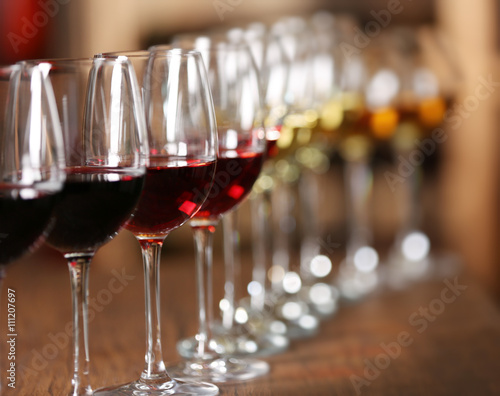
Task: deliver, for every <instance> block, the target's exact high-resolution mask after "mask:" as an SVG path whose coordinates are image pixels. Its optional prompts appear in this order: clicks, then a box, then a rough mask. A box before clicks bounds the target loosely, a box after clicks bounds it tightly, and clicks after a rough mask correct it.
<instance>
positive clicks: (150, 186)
mask: <svg viewBox="0 0 500 396" xmlns="http://www.w3.org/2000/svg"><path fill="white" fill-rule="evenodd" d="M214 172H215V161H203V160H190V159H181V158H175V157H152V158H150V166H149V168H148V169H147V172H146V183H145V185H144V191H143V192H142V196H141V199H140V201H139V204H138V206H137V211H136V213H135V215H134V217H133V218H132V220H131V221H130V222H129V223H128V224H127V229H128V230H129V231H131V232H133V233H134V234H135V235H136V236H139V237H143V238H144V237H154V236H161V235H166V234H168V233H169V232H170V231H172V230H174V229H175V228H177V227H180V226H181V225H182V224H184V223H185V222H186V221H187V220H189V219H190V218H191V217H193V215H194V214H195V213H196V212H197V211H198V210H199V209H200V207H201V204H202V203H203V201H204V200H205V198H206V196H207V192H208V191H209V190H210V187H211V185H212V180H213V177H214Z"/></svg>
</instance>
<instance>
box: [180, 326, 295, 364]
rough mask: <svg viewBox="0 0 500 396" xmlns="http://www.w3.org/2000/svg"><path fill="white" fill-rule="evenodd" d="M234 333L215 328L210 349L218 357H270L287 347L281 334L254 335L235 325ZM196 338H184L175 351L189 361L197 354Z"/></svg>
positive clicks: (220, 327)
mask: <svg viewBox="0 0 500 396" xmlns="http://www.w3.org/2000/svg"><path fill="white" fill-rule="evenodd" d="M235 327H236V328H235V329H234V331H231V330H227V329H226V328H225V327H223V326H221V325H218V326H215V327H214V329H213V330H212V331H213V337H212V340H211V342H210V348H211V349H213V350H214V351H215V352H217V353H218V354H220V355H230V356H247V355H253V356H270V355H274V354H277V353H281V352H284V351H285V350H286V349H287V348H288V345H289V343H290V342H289V341H288V338H286V337H285V336H284V335H281V334H272V333H268V334H262V335H260V334H259V335H255V334H252V333H250V332H248V331H245V329H242V328H241V326H238V325H236V326H235ZM197 347H198V341H197V340H196V337H191V338H186V339H184V340H181V341H179V342H178V343H177V351H178V352H179V354H180V355H181V356H182V357H183V358H187V359H190V358H192V357H194V356H195V355H196V353H197Z"/></svg>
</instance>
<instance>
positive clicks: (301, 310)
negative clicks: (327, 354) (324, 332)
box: [273, 294, 320, 339]
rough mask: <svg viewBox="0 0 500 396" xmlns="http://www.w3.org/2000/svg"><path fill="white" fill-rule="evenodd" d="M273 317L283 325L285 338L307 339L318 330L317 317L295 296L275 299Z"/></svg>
mask: <svg viewBox="0 0 500 396" xmlns="http://www.w3.org/2000/svg"><path fill="white" fill-rule="evenodd" d="M273 315H274V317H275V318H276V319H277V320H278V321H280V322H282V323H283V324H284V325H285V327H286V333H285V336H286V337H288V338H290V339H301V338H309V337H312V336H314V335H316V333H317V332H318V330H319V323H320V322H319V319H318V317H317V316H315V315H314V314H313V313H312V311H311V308H310V306H309V304H308V303H307V301H305V300H304V299H303V298H302V297H301V296H299V295H297V294H294V295H288V294H286V295H285V294H284V295H282V296H280V297H279V298H277V299H276V300H275V303H274V306H273Z"/></svg>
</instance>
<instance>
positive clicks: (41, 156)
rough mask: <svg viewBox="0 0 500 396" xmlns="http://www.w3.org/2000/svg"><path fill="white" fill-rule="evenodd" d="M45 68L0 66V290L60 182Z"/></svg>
mask: <svg viewBox="0 0 500 396" xmlns="http://www.w3.org/2000/svg"><path fill="white" fill-rule="evenodd" d="M49 67H50V66H49V65H48V64H41V65H39V66H33V67H28V66H24V65H20V64H17V65H11V66H3V67H0V287H1V284H2V282H3V279H4V277H5V267H6V265H7V264H9V263H11V262H13V261H14V260H16V259H18V258H19V257H21V255H23V254H25V253H27V252H31V251H33V250H35V249H36V248H37V247H38V246H40V244H41V243H42V242H43V240H44V238H45V237H46V236H47V233H48V232H49V230H50V227H51V226H52V224H53V218H52V214H53V209H54V205H55V203H56V202H57V199H58V195H59V192H60V191H61V189H62V187H63V183H64V180H65V178H66V174H65V172H64V167H65V164H64V146H63V143H62V133H61V128H60V126H59V117H58V114H57V108H56V106H55V100H54V93H53V91H52V87H51V84H50V79H49V77H48V71H49ZM10 332H11V333H12V331H10Z"/></svg>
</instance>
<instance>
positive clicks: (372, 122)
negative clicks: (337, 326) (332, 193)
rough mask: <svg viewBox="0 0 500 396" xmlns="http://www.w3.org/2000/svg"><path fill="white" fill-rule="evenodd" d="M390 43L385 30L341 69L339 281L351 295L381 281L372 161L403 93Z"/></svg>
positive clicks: (387, 134) (387, 136)
mask: <svg viewBox="0 0 500 396" xmlns="http://www.w3.org/2000/svg"><path fill="white" fill-rule="evenodd" d="M386 48H387V43H386V38H385V36H384V35H381V36H379V37H378V38H377V39H376V40H375V39H374V40H373V41H372V43H371V44H370V46H369V47H366V48H365V49H364V50H363V52H362V53H361V54H357V55H353V56H352V57H350V58H349V59H347V58H344V59H343V65H342V69H341V89H342V98H341V103H342V108H343V118H342V122H341V124H340V126H339V128H338V133H339V144H338V148H339V154H340V156H341V157H342V158H343V160H344V179H345V184H346V204H347V222H348V224H347V233H348V235H347V249H346V257H345V259H344V260H343V262H342V263H341V265H340V269H339V275H338V284H339V288H340V291H341V293H342V295H343V296H344V297H345V298H348V299H353V300H356V299H359V298H362V297H364V296H365V295H367V294H368V293H370V292H372V291H373V290H375V288H376V287H377V286H378V285H379V283H380V277H379V271H378V267H379V255H378V252H377V250H376V249H375V248H374V247H373V246H372V244H373V240H372V239H373V235H372V230H371V224H370V216H369V209H370V202H371V201H370V198H371V191H372V184H373V175H372V168H371V164H370V161H371V159H372V156H373V154H374V151H375V149H376V147H377V145H379V144H382V143H384V142H387V141H389V140H390V139H391V137H392V136H393V134H394V132H395V129H396V127H397V125H398V122H399V113H398V111H397V108H396V99H397V97H398V94H399V92H400V79H399V76H398V74H397V72H396V70H395V68H394V65H393V63H392V58H391V57H390V56H389V53H388V51H387V50H386Z"/></svg>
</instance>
